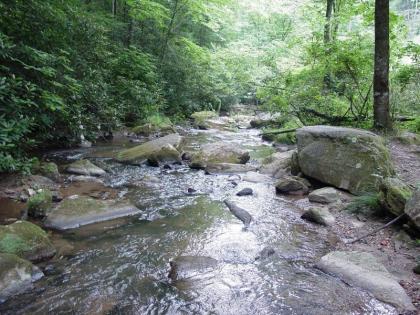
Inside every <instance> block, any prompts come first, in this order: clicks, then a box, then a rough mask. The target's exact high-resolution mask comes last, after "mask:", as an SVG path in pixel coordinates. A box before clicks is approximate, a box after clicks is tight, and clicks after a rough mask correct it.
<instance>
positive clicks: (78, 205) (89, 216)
mask: <svg viewBox="0 0 420 315" xmlns="http://www.w3.org/2000/svg"><path fill="white" fill-rule="evenodd" d="M138 213H140V210H139V209H138V208H136V207H135V206H133V205H131V204H130V203H128V202H124V201H110V200H97V199H93V198H89V197H81V196H72V197H69V198H67V199H64V200H63V201H62V202H61V203H59V204H58V206H57V207H56V208H55V209H53V210H52V211H51V212H50V213H48V216H47V219H46V220H45V226H46V227H49V228H53V229H56V230H69V229H75V228H78V227H81V226H84V225H88V224H93V223H99V222H103V221H108V220H113V219H117V218H122V217H127V216H132V215H136V214H138Z"/></svg>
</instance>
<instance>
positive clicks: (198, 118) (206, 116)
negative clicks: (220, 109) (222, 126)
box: [191, 111, 219, 130]
mask: <svg viewBox="0 0 420 315" xmlns="http://www.w3.org/2000/svg"><path fill="white" fill-rule="evenodd" d="M218 116H219V115H218V114H217V113H216V112H213V111H202V112H195V113H194V114H192V115H191V118H192V119H193V121H194V126H195V127H196V128H198V129H204V130H206V129H209V128H211V126H210V124H209V123H208V121H209V120H211V119H214V118H217V117H218Z"/></svg>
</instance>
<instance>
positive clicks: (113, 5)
mask: <svg viewBox="0 0 420 315" xmlns="http://www.w3.org/2000/svg"><path fill="white" fill-rule="evenodd" d="M112 15H113V16H116V15H117V0H112Z"/></svg>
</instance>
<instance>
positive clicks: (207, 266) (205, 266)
mask: <svg viewBox="0 0 420 315" xmlns="http://www.w3.org/2000/svg"><path fill="white" fill-rule="evenodd" d="M217 265H218V261H217V260H216V259H214V258H211V257H205V256H180V257H177V258H175V259H174V260H172V261H171V262H170V266H171V270H170V272H169V275H168V277H169V278H170V279H171V280H172V281H176V280H182V279H191V278H192V277H195V276H199V275H201V274H203V273H206V272H209V271H211V270H214V269H215V268H216V267H217Z"/></svg>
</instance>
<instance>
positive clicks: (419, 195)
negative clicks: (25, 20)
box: [404, 188, 420, 229]
mask: <svg viewBox="0 0 420 315" xmlns="http://www.w3.org/2000/svg"><path fill="white" fill-rule="evenodd" d="M404 212H405V213H406V214H407V215H408V216H409V217H410V219H411V221H412V222H413V223H414V224H415V225H416V226H417V228H418V229H420V188H417V190H416V191H414V193H413V195H412V197H411V198H410V199H409V200H408V202H407V203H406V205H405V209H404Z"/></svg>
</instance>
